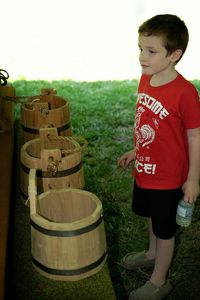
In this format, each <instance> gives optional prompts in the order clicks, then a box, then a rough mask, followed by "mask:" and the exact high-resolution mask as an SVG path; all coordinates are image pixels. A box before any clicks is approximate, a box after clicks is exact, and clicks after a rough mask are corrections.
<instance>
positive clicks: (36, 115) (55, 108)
mask: <svg viewBox="0 0 200 300" xmlns="http://www.w3.org/2000/svg"><path fill="white" fill-rule="evenodd" d="M41 93H42V95H41V96H39V97H37V99H34V100H33V101H32V102H31V103H30V102H28V103H24V104H23V105H22V106H21V123H22V133H23V142H24V143H25V142H27V141H30V140H32V139H35V138H38V136H39V129H40V128H41V127H47V126H52V127H55V128H57V130H58V134H59V135H64V136H71V135H72V130H71V124H70V110H69V102H68V101H67V99H64V98H62V97H59V96H57V95H56V91H55V90H54V89H42V90H41Z"/></svg>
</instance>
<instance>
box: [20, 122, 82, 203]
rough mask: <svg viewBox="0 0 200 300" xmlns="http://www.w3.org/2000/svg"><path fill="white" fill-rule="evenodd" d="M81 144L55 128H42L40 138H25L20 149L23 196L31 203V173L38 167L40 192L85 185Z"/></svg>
mask: <svg viewBox="0 0 200 300" xmlns="http://www.w3.org/2000/svg"><path fill="white" fill-rule="evenodd" d="M81 150H82V148H81V146H80V145H79V143H78V142H77V141H76V140H75V138H72V137H61V136H58V134H57V129H56V128H41V129H40V138H38V139H33V140H31V141H28V142H26V143H25V144H24V145H23V146H22V147H21V152H20V196H21V199H22V201H23V202H24V204H27V205H28V202H27V200H28V175H29V171H30V169H36V170H37V187H38V193H39V194H41V193H42V192H45V191H48V190H51V189H56V188H69V187H71V188H77V189H82V188H84V184H85V183H84V172H83V166H82V157H81V156H82V155H81Z"/></svg>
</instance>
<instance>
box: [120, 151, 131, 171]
mask: <svg viewBox="0 0 200 300" xmlns="http://www.w3.org/2000/svg"><path fill="white" fill-rule="evenodd" d="M134 160H135V150H131V151H129V152H126V153H125V154H124V155H122V156H121V157H120V158H119V159H118V162H117V165H118V166H119V167H122V168H126V167H128V166H129V165H131V163H132V162H133V161H134Z"/></svg>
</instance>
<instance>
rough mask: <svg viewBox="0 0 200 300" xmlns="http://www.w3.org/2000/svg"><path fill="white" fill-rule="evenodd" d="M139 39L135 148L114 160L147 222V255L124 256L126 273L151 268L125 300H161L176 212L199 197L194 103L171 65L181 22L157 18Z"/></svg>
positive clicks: (183, 43)
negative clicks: (128, 170) (126, 171)
mask: <svg viewBox="0 0 200 300" xmlns="http://www.w3.org/2000/svg"><path fill="white" fill-rule="evenodd" d="M138 33H139V49H140V56H139V61H140V65H141V67H142V76H141V79H140V83H139V87H138V99H137V106H136V113H135V125H134V142H135V148H134V150H131V151H130V152H128V153H125V154H124V155H122V157H121V158H120V159H119V161H118V165H119V166H121V167H127V166H128V165H129V164H131V162H133V161H135V167H134V172H133V173H134V174H133V175H134V177H135V180H134V190H133V201H132V208H133V211H134V212H135V213H136V214H138V215H141V216H144V217H148V218H149V249H148V250H147V251H142V252H139V253H135V252H132V253H129V254H127V255H126V256H125V257H124V258H123V260H122V263H123V266H124V267H125V268H126V269H129V270H134V269H136V268H138V267H142V266H153V267H154V269H153V272H152V274H151V277H150V280H149V281H147V282H146V283H145V285H143V286H142V287H140V288H138V289H137V290H135V291H132V292H131V294H130V296H129V300H133V299H134V300H141V299H143V300H147V299H151V300H153V299H157V300H159V299H163V298H164V297H165V296H166V295H167V294H168V293H169V292H170V291H171V289H172V286H171V284H170V282H169V280H167V278H166V277H167V273H168V270H169V267H170V264H171V261H172V257H173V252H174V243H175V241H174V236H175V232H176V229H177V225H176V221H175V216H176V208H177V204H178V202H179V200H180V199H181V198H183V199H184V201H186V202H190V203H192V202H193V201H195V200H196V198H197V196H198V194H199V178H200V102H199V96H198V92H197V90H196V89H195V87H194V86H193V85H192V84H191V83H190V82H189V81H187V80H186V79H185V78H184V77H183V76H182V75H181V74H179V73H178V72H177V71H176V69H175V65H176V64H177V62H178V61H179V60H180V59H181V57H182V55H183V54H184V52H185V50H186V48H187V44H188V40H189V35H188V30H187V27H186V25H185V23H184V22H183V21H182V20H181V19H180V18H178V17H177V16H175V15H169V14H165V15H157V16H154V17H152V18H151V19H149V20H147V21H146V22H144V23H143V24H142V25H141V26H140V27H139V30H138Z"/></svg>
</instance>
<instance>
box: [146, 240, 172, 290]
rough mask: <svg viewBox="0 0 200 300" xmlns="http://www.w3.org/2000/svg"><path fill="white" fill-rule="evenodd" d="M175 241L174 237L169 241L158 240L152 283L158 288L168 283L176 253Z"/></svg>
mask: <svg viewBox="0 0 200 300" xmlns="http://www.w3.org/2000/svg"><path fill="white" fill-rule="evenodd" d="M174 240H175V239H174V237H172V238H171V239H168V240H164V239H159V238H156V257H155V266H154V270H153V273H152V275H151V278H150V281H151V282H152V283H153V284H155V285H157V286H162V285H163V284H164V283H165V281H166V276H167V273H168V271H169V268H170V264H171V261H172V257H173V253H174Z"/></svg>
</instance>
